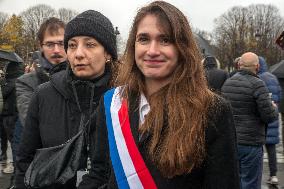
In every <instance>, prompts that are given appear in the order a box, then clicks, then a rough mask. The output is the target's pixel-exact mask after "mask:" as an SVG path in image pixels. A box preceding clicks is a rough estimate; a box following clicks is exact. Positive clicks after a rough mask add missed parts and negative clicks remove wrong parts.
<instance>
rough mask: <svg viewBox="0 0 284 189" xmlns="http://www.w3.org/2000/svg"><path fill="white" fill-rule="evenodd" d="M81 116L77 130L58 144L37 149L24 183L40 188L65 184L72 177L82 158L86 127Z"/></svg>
mask: <svg viewBox="0 0 284 189" xmlns="http://www.w3.org/2000/svg"><path fill="white" fill-rule="evenodd" d="M83 122H84V116H83V115H82V116H81V121H80V128H79V132H78V133H77V134H76V135H75V136H73V137H72V138H71V139H69V140H68V141H67V142H66V143H64V144H61V145H59V146H54V147H49V148H41V149H37V151H36V154H35V157H34V159H33V161H32V163H31V164H30V166H29V167H28V169H27V171H26V173H25V179H24V182H25V185H26V186H27V187H32V188H42V187H47V186H53V185H60V184H65V183H66V182H67V181H69V180H70V179H71V178H73V177H74V176H75V175H76V173H77V171H78V169H79V168H80V166H81V162H82V159H83V158H84V157H83V155H82V154H84V153H83V152H84V149H85V148H84V144H85V137H86V128H87V125H88V123H89V121H88V122H87V123H85V124H84V123H83Z"/></svg>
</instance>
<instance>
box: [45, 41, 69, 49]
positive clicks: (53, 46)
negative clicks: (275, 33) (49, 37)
mask: <svg viewBox="0 0 284 189" xmlns="http://www.w3.org/2000/svg"><path fill="white" fill-rule="evenodd" d="M42 45H43V46H46V47H47V48H48V49H50V50H52V49H54V48H55V45H57V46H58V48H61V49H63V48H64V43H63V41H58V42H46V43H43V44H42Z"/></svg>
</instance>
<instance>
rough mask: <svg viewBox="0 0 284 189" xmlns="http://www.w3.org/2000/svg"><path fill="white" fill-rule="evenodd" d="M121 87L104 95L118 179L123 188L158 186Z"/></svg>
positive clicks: (111, 148)
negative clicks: (137, 140) (136, 137)
mask: <svg viewBox="0 0 284 189" xmlns="http://www.w3.org/2000/svg"><path fill="white" fill-rule="evenodd" d="M120 89H121V88H115V89H112V90H109V91H108V92H107V93H106V94H105V95H104V106H105V113H106V123H107V130H108V141H109V150H110V158H111V161H112V165H113V169H114V173H115V177H116V182H117V184H118V187H119V188H120V189H127V188H129V189H143V188H145V189H156V188H157V186H156V184H155V182H154V180H153V178H152V176H151V174H150V172H149V170H148V168H147V167H146V165H145V162H144V160H143V158H142V156H141V154H140V152H139V150H138V147H137V146H136V143H135V141H134V138H133V135H132V132H131V128H130V122H129V116H128V106H127V101H126V100H122V98H121V97H120V95H119V90H120Z"/></svg>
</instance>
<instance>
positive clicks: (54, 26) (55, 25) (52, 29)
mask: <svg viewBox="0 0 284 189" xmlns="http://www.w3.org/2000/svg"><path fill="white" fill-rule="evenodd" d="M59 29H65V23H64V22H63V21H62V20H60V19H58V18H55V17H50V18H48V19H47V20H45V21H44V22H43V23H42V24H41V25H40V28H39V30H38V32H37V39H38V41H39V43H40V45H41V44H42V43H43V40H44V35H45V32H48V33H50V34H51V35H56V34H58V32H59Z"/></svg>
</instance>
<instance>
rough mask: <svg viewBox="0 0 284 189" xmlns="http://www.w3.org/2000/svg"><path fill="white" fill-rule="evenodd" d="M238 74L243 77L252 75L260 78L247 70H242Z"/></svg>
mask: <svg viewBox="0 0 284 189" xmlns="http://www.w3.org/2000/svg"><path fill="white" fill-rule="evenodd" d="M238 73H240V74H241V75H252V76H254V77H258V76H257V75H256V74H255V73H253V72H252V71H249V70H246V69H240V70H238Z"/></svg>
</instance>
